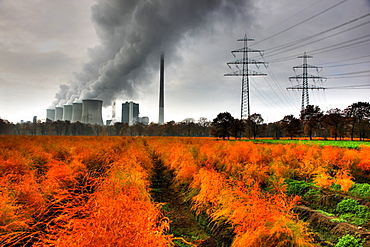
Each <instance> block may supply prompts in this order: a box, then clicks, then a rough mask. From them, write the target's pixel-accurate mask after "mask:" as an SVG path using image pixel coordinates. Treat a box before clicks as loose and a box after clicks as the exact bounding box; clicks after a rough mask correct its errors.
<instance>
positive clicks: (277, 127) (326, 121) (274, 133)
mask: <svg viewBox="0 0 370 247" xmlns="http://www.w3.org/2000/svg"><path fill="white" fill-rule="evenodd" d="M0 134H2V135H4V134H5V135H6V134H8V135H111V136H113V135H125V136H198V137H209V136H214V137H219V138H223V139H229V138H231V137H232V138H235V139H238V138H242V137H247V138H257V137H272V138H275V139H278V138H280V137H289V138H291V139H293V138H295V137H309V138H310V139H312V138H313V137H324V138H326V137H332V138H334V139H335V140H338V139H339V140H340V139H343V138H345V137H346V138H351V140H353V139H354V138H358V139H360V140H364V139H366V138H369V137H370V104H369V102H357V103H353V104H352V105H350V106H348V107H347V108H346V109H344V110H340V109H338V108H335V109H330V110H328V111H326V112H324V111H322V110H321V109H320V108H319V107H318V106H314V105H308V106H307V107H306V108H305V109H304V110H302V111H301V113H300V116H299V118H296V117H295V116H294V115H286V116H284V118H283V119H281V120H280V121H276V122H273V123H264V119H263V117H262V116H261V114H258V113H254V114H252V115H250V116H249V117H248V118H247V119H237V118H234V117H233V116H232V115H231V114H230V113H229V112H222V113H219V114H218V115H217V117H216V118H214V119H213V121H210V120H208V119H207V118H200V119H199V120H195V119H193V118H186V119H184V120H183V121H181V122H175V121H169V122H167V123H165V124H163V125H159V124H157V123H150V124H148V125H144V124H143V123H136V124H134V125H132V126H130V125H128V124H126V123H119V122H117V123H114V124H113V125H109V126H102V125H91V124H83V123H80V122H75V123H71V122H70V121H60V120H58V121H55V122H53V121H50V120H48V119H47V120H46V121H45V122H41V121H38V122H36V123H17V124H13V123H10V122H9V121H7V120H3V119H0Z"/></svg>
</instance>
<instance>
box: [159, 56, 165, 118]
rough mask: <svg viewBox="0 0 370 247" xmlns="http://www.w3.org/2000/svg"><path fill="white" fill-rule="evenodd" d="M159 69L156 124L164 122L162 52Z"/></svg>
mask: <svg viewBox="0 0 370 247" xmlns="http://www.w3.org/2000/svg"><path fill="white" fill-rule="evenodd" d="M160 69H161V71H160V75H159V115H158V124H164V54H163V53H162V54H161V68H160Z"/></svg>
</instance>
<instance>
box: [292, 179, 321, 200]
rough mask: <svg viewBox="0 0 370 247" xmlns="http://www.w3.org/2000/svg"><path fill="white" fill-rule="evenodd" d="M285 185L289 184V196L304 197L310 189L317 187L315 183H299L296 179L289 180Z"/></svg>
mask: <svg viewBox="0 0 370 247" xmlns="http://www.w3.org/2000/svg"><path fill="white" fill-rule="evenodd" d="M285 183H287V184H288V190H287V194H288V195H299V196H302V195H304V194H305V193H306V191H307V189H308V188H310V187H316V186H315V185H314V184H313V183H307V182H306V181H303V180H301V181H298V180H294V179H287V180H285Z"/></svg>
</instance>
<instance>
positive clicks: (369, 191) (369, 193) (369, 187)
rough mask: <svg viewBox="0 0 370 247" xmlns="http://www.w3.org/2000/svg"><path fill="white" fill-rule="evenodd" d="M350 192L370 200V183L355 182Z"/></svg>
mask: <svg viewBox="0 0 370 247" xmlns="http://www.w3.org/2000/svg"><path fill="white" fill-rule="evenodd" d="M348 193H349V194H350V195H352V196H357V197H361V198H363V199H365V200H370V184H366V183H364V184H353V185H352V187H351V188H350V189H349V192H348Z"/></svg>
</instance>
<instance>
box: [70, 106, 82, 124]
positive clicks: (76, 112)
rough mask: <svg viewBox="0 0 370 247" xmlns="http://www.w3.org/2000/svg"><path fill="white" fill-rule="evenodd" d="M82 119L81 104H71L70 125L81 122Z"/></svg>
mask: <svg viewBox="0 0 370 247" xmlns="http://www.w3.org/2000/svg"><path fill="white" fill-rule="evenodd" d="M81 117H82V103H80V102H74V103H73V104H72V121H71V122H72V123H75V122H81Z"/></svg>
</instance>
